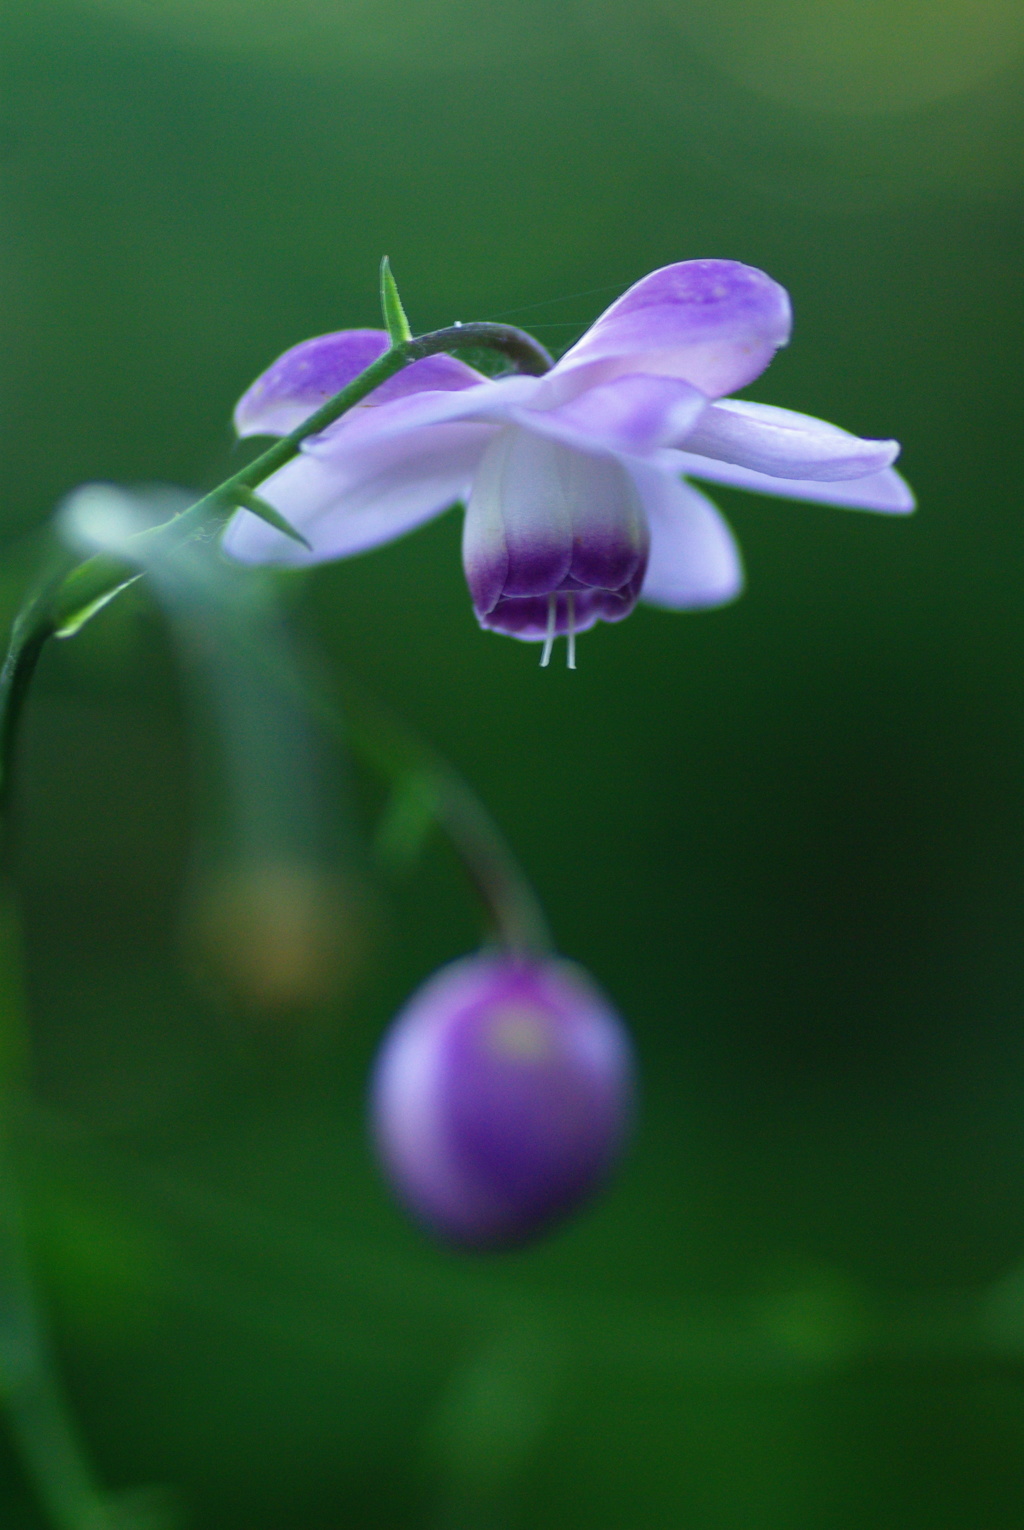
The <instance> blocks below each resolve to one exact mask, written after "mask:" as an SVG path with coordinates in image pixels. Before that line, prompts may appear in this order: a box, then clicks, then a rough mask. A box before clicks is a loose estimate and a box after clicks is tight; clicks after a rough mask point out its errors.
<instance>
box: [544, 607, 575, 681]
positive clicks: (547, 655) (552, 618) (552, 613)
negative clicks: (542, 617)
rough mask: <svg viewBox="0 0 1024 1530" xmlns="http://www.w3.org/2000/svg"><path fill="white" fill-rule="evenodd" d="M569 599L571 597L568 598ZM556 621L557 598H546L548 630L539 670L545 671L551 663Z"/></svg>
mask: <svg viewBox="0 0 1024 1530" xmlns="http://www.w3.org/2000/svg"><path fill="white" fill-rule="evenodd" d="M570 599H571V597H570ZM557 620H558V597H557V595H549V596H548V630H547V633H546V634H545V637H544V651H543V653H542V654H541V656H540V667H541V669H547V667H548V665H549V664H550V663H551V650H552V648H554V646H555V623H556V621H557Z"/></svg>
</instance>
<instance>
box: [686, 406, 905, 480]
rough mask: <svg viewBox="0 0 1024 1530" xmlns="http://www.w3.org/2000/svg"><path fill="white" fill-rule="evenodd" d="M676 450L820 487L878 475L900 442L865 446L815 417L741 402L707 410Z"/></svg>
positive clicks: (895, 454)
mask: <svg viewBox="0 0 1024 1530" xmlns="http://www.w3.org/2000/svg"><path fill="white" fill-rule="evenodd" d="M672 444H673V445H674V446H678V447H681V448H682V449H683V450H684V451H687V452H696V453H697V454H698V455H699V456H702V457H715V458H717V459H718V460H719V461H722V462H731V463H734V464H735V465H736V466H737V467H747V468H753V469H754V471H755V472H757V473H769V474H770V475H771V476H772V477H773V478H803V479H808V478H809V479H813V480H815V482H820V483H833V482H838V481H841V480H843V479H846V478H866V477H867V476H868V475H869V474H872V473H880V472H882V471H883V470H884V469H885V468H887V467H890V466H891V465H892V463H893V462H895V460H896V458H897V457H898V456H899V452H900V448H899V442H898V441H865V440H862V439H861V438H860V437H859V436H852V435H850V433H849V432H848V431H846V430H840V429H839V426H838V425H829V424H828V423H827V422H826V421H825V420H818V419H815V418H814V416H813V415H810V414H797V413H796V412H795V411H794V410H792V409H777V408H776V407H775V406H774V405H773V404H753V403H749V402H747V400H745V399H738V398H726V399H722V401H721V402H720V403H717V404H709V405H708V407H707V408H706V409H705V410H704V412H703V413H702V414H701V415H700V417H699V418H698V419H697V421H696V423H695V424H694V426H693V427H692V429H690V430H689V431H688V432H684V433H683V434H682V435H680V436H679V437H678V438H677V439H676V440H675V441H674V442H673V443H672Z"/></svg>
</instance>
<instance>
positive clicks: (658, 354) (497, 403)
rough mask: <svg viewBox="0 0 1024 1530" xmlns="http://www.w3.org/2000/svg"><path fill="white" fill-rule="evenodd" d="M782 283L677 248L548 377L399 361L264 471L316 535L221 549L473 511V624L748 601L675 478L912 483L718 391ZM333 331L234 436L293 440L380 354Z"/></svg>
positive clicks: (771, 321) (902, 494)
mask: <svg viewBox="0 0 1024 1530" xmlns="http://www.w3.org/2000/svg"><path fill="white" fill-rule="evenodd" d="M790 324H791V318H790V306H789V299H788V297H787V295H786V292H785V291H784V289H783V288H782V287H780V286H779V285H778V283H777V282H775V281H773V280H772V279H771V277H769V276H766V275H765V273H764V272H763V271H758V270H756V269H755V268H754V267H752V266H745V265H741V264H740V263H739V262H737V261H730V260H690V261H684V262H682V263H680V264H678V265H672V266H666V267H664V268H663V269H662V270H660V271H655V272H653V273H652V274H651V275H650V276H646V277H644V278H643V280H642V281H639V282H637V283H636V285H635V286H633V287H631V288H630V289H629V290H628V291H627V292H626V293H624V294H623V296H622V297H620V298H619V299H618V301H617V302H615V303H613V304H612V305H611V307H610V308H608V309H607V310H606V311H605V313H603V314H602V315H601V317H600V318H599V319H598V320H597V321H596V323H594V324H593V325H592V326H591V328H590V329H589V330H588V331H587V332H586V334H585V335H584V336H583V337H582V339H580V340H579V341H577V343H576V344H575V345H574V346H573V347H572V348H571V349H570V350H569V351H568V352H567V353H566V354H565V355H564V356H563V357H562V358H561V360H560V361H559V362H557V364H556V365H555V366H554V367H553V368H552V370H551V371H550V372H548V373H547V374H546V375H545V376H543V377H521V376H508V377H501V378H497V379H493V380H488V379H486V378H484V377H483V376H482V375H481V374H480V373H479V372H476V371H474V370H473V369H472V368H471V367H468V366H466V365H465V364H464V363H462V362H461V361H458V360H457V359H455V358H454V357H451V356H446V355H438V356H433V357H429V358H427V359H426V360H423V361H418V362H415V363H414V364H413V365H411V366H409V367H408V368H406V370H405V371H402V372H399V373H398V374H397V375H396V376H394V377H392V378H391V379H389V381H387V382H386V383H384V384H382V385H381V386H380V387H379V388H377V389H376V390H375V391H374V392H373V393H371V394H369V395H368V397H367V398H366V399H365V400H364V401H363V403H362V404H359V405H357V406H356V407H355V408H354V409H352V410H350V411H349V412H348V413H347V414H345V415H343V416H342V417H341V418H340V419H339V420H338V421H337V422H336V423H335V424H334V425H332V426H330V427H329V428H328V429H327V430H325V431H324V432H323V433H322V434H321V435H319V436H316V437H312V438H310V439H309V440H307V441H306V442H305V443H304V445H303V450H302V454H301V456H300V457H299V458H298V459H297V460H296V461H294V462H291V463H289V464H288V466H286V467H284V468H282V469H281V470H280V471H279V472H278V473H276V474H275V475H274V476H273V477H272V478H270V479H268V480H267V482H266V484H265V485H264V486H263V488H262V490H261V493H262V494H263V496H264V497H265V498H266V499H267V500H268V501H269V502H270V504H272V505H273V506H274V507H275V509H277V510H279V511H280V512H281V513H282V514H283V515H284V516H285V517H286V518H287V519H288V520H289V521H290V522H291V523H292V524H293V525H294V526H295V527H297V529H298V530H300V531H301V532H302V533H303V535H304V536H305V537H306V539H307V540H308V542H309V543H310V548H309V549H306V548H303V547H302V546H301V545H300V544H298V543H295V542H293V541H290V540H289V539H287V538H286V537H285V536H284V535H283V534H282V533H280V532H279V531H276V530H274V529H273V528H272V527H271V526H269V525H267V524H266V523H265V522H263V521H260V520H258V519H257V518H256V517H255V516H253V515H252V514H250V513H249V512H247V511H240V512H239V514H238V515H237V516H236V517H235V519H234V520H233V521H232V523H231V525H230V526H229V527H228V530H227V533H226V536H225V546H226V548H227V550H228V551H229V552H230V553H232V554H233V555H234V556H235V557H237V558H240V559H242V560H243V561H248V562H271V563H274V562H276V563H290V564H301V563H310V562H322V561H324V560H327V559H332V558H341V557H347V556H349V555H350V554H352V553H357V552H362V551H364V550H365V549H367V548H370V547H375V546H377V545H378V544H380V543H383V542H387V541H390V540H392V539H393V538H395V537H397V536H401V535H402V534H403V533H404V532H406V531H409V530H411V529H412V528H413V527H414V526H417V525H419V524H420V523H421V522H423V521H426V520H429V519H430V518H431V517H433V516H435V515H438V514H439V513H440V512H441V511H443V510H445V509H447V508H448V507H449V506H451V505H453V504H455V503H458V502H462V503H464V504H465V505H466V519H465V530H464V537H463V561H464V565H465V570H466V578H467V580H468V583H469V588H470V593H471V595H472V598H473V605H474V609H475V611H476V614H477V617H478V619H479V621H480V623H481V625H482V626H484V627H489V628H492V629H493V630H495V631H498V632H505V633H508V634H510V635H511V636H513V637H518V638H523V639H526V640H528V641H535V642H543V643H544V645H545V647H544V658H545V661H546V659H547V657H548V655H549V654H550V650H551V643H552V641H553V639H554V637H555V636H556V635H557V634H560V633H567V634H569V636H570V662H572V646H571V643H572V638H573V637H574V635H575V633H577V632H581V631H584V630H585V629H586V628H588V627H591V626H593V624H594V623H595V622H597V621H602V620H603V621H620V620H621V619H622V618H623V617H625V616H628V615H629V613H630V611H632V609H633V607H634V605H635V604H636V602H637V600H638V599H642V600H645V601H648V602H650V603H651V604H653V605H658V606H664V607H668V608H670V609H675V610H686V609H694V608H699V607H703V606H715V605H720V604H722V603H723V602H725V601H728V600H731V599H733V597H734V596H736V595H737V594H739V592H740V590H741V589H742V584H743V572H742V565H741V562H740V557H739V552H738V550H737V548H736V544H735V542H734V540H733V537H732V534H731V532H730V531H729V528H728V526H727V525H726V523H725V521H724V520H723V519H722V517H721V515H720V514H719V512H718V510H717V509H716V508H715V506H714V505H713V504H712V503H711V501H710V500H709V499H707V498H706V497H705V495H704V494H702V493H701V492H700V491H699V490H698V489H696V488H694V487H693V486H692V485H691V484H690V483H688V482H686V481H685V478H684V475H687V476H689V475H692V476H693V477H697V478H703V479H709V480H711V481H715V482H719V483H725V484H730V485H733V486H735V487H738V488H745V489H753V490H757V491H758V492H760V493H763V494H775V495H783V496H785V497H787V498H792V499H803V500H814V501H818V502H821V503H826V504H833V505H843V506H847V507H849V508H859V509H865V510H880V511H888V512H894V513H901V512H906V511H908V510H912V509H913V506H914V501H913V496H912V495H911V493H910V490H909V489H908V487H907V485H906V484H905V483H904V481H903V479H902V478H900V476H899V474H898V473H896V472H895V471H894V469H893V467H892V463H893V461H894V460H895V458H896V456H897V455H898V452H899V447H898V445H897V444H896V442H895V441H874V440H862V439H860V438H859V437H857V436H852V435H850V434H848V433H847V432H846V431H844V430H840V429H839V428H838V427H837V426H834V425H828V424H826V423H825V422H824V421H822V420H818V419H814V418H812V417H811V416H809V415H805V414H796V413H794V412H793V411H791V410H788V409H779V408H776V407H774V406H772V405H768V404H755V403H751V402H749V401H746V400H740V399H733V398H728V397H726V396H725V395H727V394H729V393H731V392H733V391H734V390H735V389H738V388H744V387H746V386H747V384H748V383H750V382H752V381H753V379H754V378H755V377H757V376H759V374H760V373H761V372H762V371H763V370H764V368H765V367H766V366H767V365H768V363H769V362H770V361H771V359H772V356H773V355H774V353H775V351H776V350H777V349H778V347H779V346H781V345H785V344H786V342H787V341H788V339H789V333H790ZM388 343H389V342H388V337H387V334H386V333H385V331H383V330H343V331H341V332H340V333H338V334H332V335H321V336H319V337H318V338H316V339H314V340H307V341H305V342H303V343H302V344H301V345H297V346H295V347H293V348H292V349H291V350H289V351H286V352H285V354H284V355H283V356H281V357H280V358H279V359H278V360H277V361H276V362H274V364H273V365H272V366H271V367H270V368H269V369H268V371H266V372H265V373H264V374H263V375H262V376H261V377H260V378H258V379H257V381H256V382H255V383H254V384H253V385H252V387H251V388H250V389H249V390H248V392H247V393H245V395H244V396H243V397H242V399H241V401H240V402H239V404H238V407H237V409H236V411H235V424H236V427H237V429H238V431H239V433H240V434H241V435H266V434H271V435H275V434H278V435H279V434H285V433H287V432H288V431H290V430H292V429H294V428H295V427H296V426H297V425H299V424H300V423H301V422H302V421H303V420H304V419H306V418H307V417H308V416H309V415H310V414H312V413H313V411H314V410H315V409H317V408H318V407H319V406H320V405H321V404H322V403H323V402H324V401H325V399H327V398H329V397H330V396H331V395H332V394H333V393H335V392H337V391H338V390H339V389H340V388H342V387H343V386H344V385H345V384H346V383H347V382H349V381H351V380H352V378H354V377H355V376H357V375H358V373H359V372H360V371H362V370H363V369H364V368H365V367H366V366H368V365H369V364H370V362H372V361H374V360H376V358H377V357H378V356H380V355H382V354H383V352H384V351H385V350H386V349H387V346H388Z"/></svg>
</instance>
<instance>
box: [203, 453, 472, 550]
mask: <svg viewBox="0 0 1024 1530" xmlns="http://www.w3.org/2000/svg"><path fill="white" fill-rule="evenodd" d="M493 434H494V430H493V427H491V426H487V425H467V424H462V423H459V424H455V425H431V426H426V427H422V428H420V429H419V430H415V431H408V432H406V433H405V434H404V435H402V436H399V437H398V438H397V439H392V438H388V439H385V440H383V441H378V440H373V441H370V442H368V443H363V444H362V445H361V446H360V447H359V448H358V449H353V450H350V451H348V452H347V453H345V454H344V455H339V456H338V457H337V458H334V459H332V458H329V457H328V458H321V457H315V456H313V455H311V454H310V453H308V452H302V453H301V454H300V455H299V456H298V457H297V458H296V459H295V460H294V461H293V462H290V463H289V464H288V465H287V467H283V468H281V469H280V471H279V472H277V473H275V474H274V476H273V477H272V478H268V479H267V481H266V483H265V484H263V486H262V487H261V489H260V494H261V496H262V497H263V498H264V499H266V500H267V502H268V503H269V504H271V505H273V507H274V509H275V510H279V511H280V512H281V514H282V515H283V516H284V517H285V518H286V520H288V521H290V522H291V524H292V525H293V526H294V527H295V528H296V529H297V530H298V531H301V532H302V534H303V536H305V538H306V540H307V541H308V542H309V543H310V544H311V547H312V550H311V551H310V550H309V549H307V548H305V547H303V546H301V544H300V543H298V542H294V541H292V540H291V539H290V538H288V537H286V536H284V535H283V534H282V533H281V532H279V531H275V530H274V529H273V527H272V526H268V525H267V523H266V522H265V521H261V520H259V519H258V518H257V517H256V516H255V515H252V514H251V513H250V512H249V511H248V510H241V511H239V513H238V514H237V515H236V516H235V517H234V519H233V520H232V521H231V523H230V525H229V526H228V529H227V531H226V532H225V534H224V543H223V545H224V549H225V551H226V552H228V553H229V554H230V555H231V556H232V557H233V558H237V559H239V560H240V561H241V562H243V563H280V564H289V565H292V566H301V565H303V564H310V563H324V562H327V561H328V560H330V559H332V558H346V557H350V556H351V555H352V554H353V553H359V552H365V551H366V550H367V549H369V548H371V547H379V546H380V545H381V544H382V543H384V542H391V541H394V539H395V538H396V537H400V536H402V535H404V533H405V532H407V531H411V530H412V529H413V528H414V527H416V526H419V525H422V523H423V522H424V521H428V520H430V519H431V518H432V517H433V516H435V515H440V514H441V512H442V511H443V510H447V509H448V508H449V506H451V505H453V504H455V503H456V502H457V501H459V500H464V499H465V498H466V497H467V495H468V491H469V485H470V483H471V481H472V477H473V472H474V470H475V468H476V465H477V463H478V462H479V460H480V457H481V456H482V454H483V452H484V450H485V449H486V447H487V443H488V441H489V440H490V438H491V436H492V435H493Z"/></svg>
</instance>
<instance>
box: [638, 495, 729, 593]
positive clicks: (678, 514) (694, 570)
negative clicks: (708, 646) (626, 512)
mask: <svg viewBox="0 0 1024 1530" xmlns="http://www.w3.org/2000/svg"><path fill="white" fill-rule="evenodd" d="M630 471H631V473H632V475H633V478H634V480H635V482H636V485H637V488H638V489H639V490H640V495H641V498H642V500H643V505H644V509H645V511H646V512H647V521H648V524H649V526H650V529H651V551H650V556H649V558H648V560H647V574H646V576H645V578H644V582H643V587H642V588H641V591H640V599H641V600H643V601H646V602H647V604H648V605H652V606H664V607H665V608H666V609H667V610H670V611H695V610H700V609H701V608H703V607H706V606H721V605H724V604H725V603H726V602H727V601H730V600H735V598H736V596H737V595H739V594H741V593H742V590H743V563H742V560H741V558H740V552H739V548H738V547H737V546H736V541H735V538H734V537H733V534H732V532H731V531H730V530H729V527H728V526H727V525H726V523H725V521H724V520H723V519H722V516H721V515H720V514H719V512H718V510H717V509H716V508H715V506H714V505H713V504H712V503H711V501H710V500H709V499H707V498H706V497H705V496H704V495H703V494H702V493H701V492H700V490H699V489H695V488H694V487H693V485H692V484H688V483H683V482H682V480H681V479H679V478H675V477H673V476H671V475H669V474H667V473H662V472H659V471H658V470H657V469H654V468H649V467H646V466H644V467H639V468H636V467H631V468H630Z"/></svg>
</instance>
